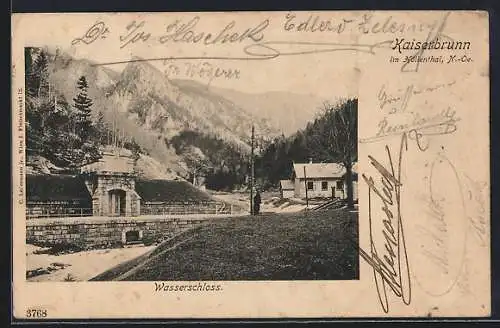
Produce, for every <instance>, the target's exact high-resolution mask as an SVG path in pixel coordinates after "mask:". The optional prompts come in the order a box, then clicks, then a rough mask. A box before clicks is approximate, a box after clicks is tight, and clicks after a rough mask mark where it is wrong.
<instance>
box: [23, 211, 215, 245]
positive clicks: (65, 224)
mask: <svg viewBox="0 0 500 328" xmlns="http://www.w3.org/2000/svg"><path fill="white" fill-rule="evenodd" d="M217 217H219V218H220V217H222V216H221V215H218V216H217ZM209 219H211V217H207V216H206V215H205V216H203V217H199V218H197V217H190V218H182V217H168V218H167V217H153V216H152V217H139V218H112V217H111V218H102V217H87V218H58V219H33V220H27V223H26V243H28V244H37V245H44V246H54V245H57V244H72V245H76V246H79V247H82V248H97V247H111V246H120V245H125V244H127V240H126V233H127V232H128V231H137V232H138V234H139V238H140V240H139V241H140V242H143V243H144V244H152V243H154V242H157V241H162V240H164V239H167V238H170V237H172V236H174V235H176V234H178V233H180V232H182V231H185V230H187V229H191V228H194V227H196V226H199V225H201V224H204V223H206V222H208V220H209Z"/></svg>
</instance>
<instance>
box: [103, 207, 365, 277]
mask: <svg viewBox="0 0 500 328" xmlns="http://www.w3.org/2000/svg"><path fill="white" fill-rule="evenodd" d="M357 216H358V215H357V213H353V212H348V211H346V210H342V209H341V210H331V211H325V212H308V213H305V212H299V213H290V214H264V215H260V216H257V217H250V216H246V217H239V218H230V219H218V220H214V221H212V222H211V223H209V224H207V225H204V226H201V227H198V228H196V229H193V230H190V231H187V232H185V233H183V234H182V235H179V236H177V237H175V238H173V239H172V240H169V241H166V242H164V243H163V244H160V245H159V246H158V247H157V248H156V249H155V250H154V251H152V252H150V253H147V254H145V255H143V256H141V257H139V258H136V259H134V260H132V261H129V262H127V263H124V264H121V265H119V266H117V267H115V268H113V269H111V270H109V271H107V272H105V273H103V274H101V275H99V276H97V277H95V278H94V279H93V280H139V281H141V280H142V281H152V280H176V281H178V280H187V281H192V280H337V279H358V276H359V273H358V265H359V263H358V248H357V241H358V218H357Z"/></svg>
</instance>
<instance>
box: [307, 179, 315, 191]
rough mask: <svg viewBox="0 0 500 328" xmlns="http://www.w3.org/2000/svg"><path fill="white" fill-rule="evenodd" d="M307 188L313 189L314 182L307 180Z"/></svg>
mask: <svg viewBox="0 0 500 328" xmlns="http://www.w3.org/2000/svg"><path fill="white" fill-rule="evenodd" d="M307 190H314V182H313V181H307Z"/></svg>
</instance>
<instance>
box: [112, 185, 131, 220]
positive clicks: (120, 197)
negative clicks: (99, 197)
mask: <svg viewBox="0 0 500 328" xmlns="http://www.w3.org/2000/svg"><path fill="white" fill-rule="evenodd" d="M126 195H127V194H126V192H125V191H124V190H121V189H112V190H110V191H109V192H108V197H109V214H110V215H112V216H125V214H126V207H127V201H126Z"/></svg>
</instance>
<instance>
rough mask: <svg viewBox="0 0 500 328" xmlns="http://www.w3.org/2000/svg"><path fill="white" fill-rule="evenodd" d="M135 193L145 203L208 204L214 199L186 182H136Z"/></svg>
mask: <svg viewBox="0 0 500 328" xmlns="http://www.w3.org/2000/svg"><path fill="white" fill-rule="evenodd" d="M135 191H136V192H137V193H138V194H139V196H140V197H141V198H142V200H143V201H145V202H166V203H176V202H208V201H212V200H213V199H212V197H210V195H209V194H208V193H206V192H204V191H201V190H199V189H197V188H195V187H194V186H193V185H192V184H190V183H189V182H186V181H176V180H136V182H135Z"/></svg>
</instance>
